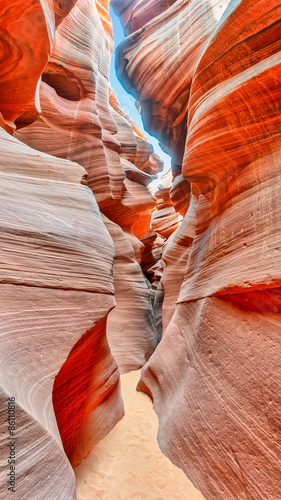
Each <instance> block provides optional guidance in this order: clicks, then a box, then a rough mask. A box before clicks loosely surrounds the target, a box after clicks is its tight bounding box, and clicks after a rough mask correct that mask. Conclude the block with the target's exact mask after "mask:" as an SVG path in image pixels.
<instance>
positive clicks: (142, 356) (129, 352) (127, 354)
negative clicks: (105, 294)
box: [104, 217, 157, 373]
mask: <svg viewBox="0 0 281 500" xmlns="http://www.w3.org/2000/svg"><path fill="white" fill-rule="evenodd" d="M104 223H105V226H106V228H107V230H108V232H109V234H110V235H111V237H112V240H113V243H114V248H115V258H114V264H113V281H114V291H115V300H116V303H117V306H116V307H115V308H114V309H113V310H112V311H111V312H110V314H109V316H108V322H107V337H108V342H109V345H110V347H111V352H112V354H113V356H114V358H115V360H116V361H117V363H118V366H119V370H120V372H121V373H124V372H127V371H130V370H136V369H138V368H140V367H141V366H143V365H144V364H145V363H146V361H147V360H148V359H149V357H150V356H151V354H152V353H153V351H154V349H155V348H156V346H157V333H156V323H155V317H154V313H153V309H152V304H151V300H150V293H149V289H148V288H147V285H146V282H145V279H144V276H143V273H142V269H141V267H140V264H139V263H138V262H137V259H136V252H135V249H134V248H133V246H132V245H131V243H130V241H132V240H133V239H134V240H136V242H135V243H134V242H133V241H132V243H133V244H135V245H138V242H139V240H137V238H136V237H134V235H133V234H130V233H129V234H128V233H127V232H123V231H122V229H121V228H120V227H119V226H118V225H117V224H114V223H113V222H111V221H110V220H109V219H106V218H105V217H104ZM127 236H128V237H127ZM139 243H140V242H139ZM139 252H140V248H139V247H138V249H137V254H139Z"/></svg>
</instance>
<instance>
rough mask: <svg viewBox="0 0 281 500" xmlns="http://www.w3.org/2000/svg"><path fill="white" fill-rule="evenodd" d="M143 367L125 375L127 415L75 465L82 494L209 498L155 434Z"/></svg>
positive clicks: (86, 497)
mask: <svg viewBox="0 0 281 500" xmlns="http://www.w3.org/2000/svg"><path fill="white" fill-rule="evenodd" d="M139 378H140V370H138V371H135V372H130V373H126V374H124V375H121V387H122V395H123V399H124V405H125V416H124V417H123V419H122V420H121V421H120V422H119V423H118V424H117V425H116V426H115V427H114V429H113V430H112V431H111V432H110V433H109V434H108V435H107V436H106V437H105V438H104V439H102V440H101V441H100V442H99V443H98V444H97V445H96V446H95V447H94V449H93V450H92V451H91V453H90V454H89V455H88V457H87V458H86V459H85V460H83V461H82V462H81V464H80V465H79V466H78V467H76V468H75V474H76V482H77V499H78V500H204V497H203V496H202V495H201V493H200V492H199V491H198V490H197V489H196V488H195V487H194V486H193V484H192V483H191V482H190V481H189V480H188V479H187V477H186V476H185V474H184V473H183V471H182V470H181V469H179V468H178V467H176V466H175V465H173V464H172V463H171V462H170V460H169V459H168V458H167V457H165V455H163V453H162V452H161V450H160V448H159V445H158V443H157V440H156V436H157V430H158V418H157V416H156V414H155V413H154V411H153V408H152V401H151V399H150V398H149V396H147V395H146V394H143V393H141V392H136V385H137V382H138V380H139Z"/></svg>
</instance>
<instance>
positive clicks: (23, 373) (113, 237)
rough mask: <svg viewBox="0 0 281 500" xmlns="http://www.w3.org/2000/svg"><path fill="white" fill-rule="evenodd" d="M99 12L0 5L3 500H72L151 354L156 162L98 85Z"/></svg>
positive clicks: (103, 25)
mask: <svg viewBox="0 0 281 500" xmlns="http://www.w3.org/2000/svg"><path fill="white" fill-rule="evenodd" d="M108 9H109V2H108V1H106V0H104V1H102V0H77V1H76V2H75V1H72V0H69V1H63V2H62V1H60V2H57V1H54V2H51V1H48V0H30V1H23V0H17V1H15V2H14V1H13V2H10V1H8V0H4V2H2V3H1V7H0V41H1V47H2V48H3V50H2V51H0V93H1V104H0V177H1V183H0V187H1V189H0V205H1V223H0V232H1V242H2V244H1V249H0V253H1V271H0V300H1V311H0V316H1V327H0V331H1V344H0V345H1V352H0V359H1V362H0V380H1V392H0V398H1V412H0V425H1V432H2V433H3V435H4V436H5V439H3V440H2V441H1V449H0V468H1V474H0V478H1V482H0V492H1V493H0V496H1V497H3V498H6V497H7V494H8V491H7V488H8V486H9V484H7V472H9V470H8V469H7V468H8V465H7V458H8V455H7V450H8V448H7V440H6V437H7V435H8V427H7V426H8V424H7V411H8V406H7V403H8V398H9V397H12V398H15V401H16V431H15V437H16V460H17V462H16V488H15V492H14V493H11V494H12V495H13V496H14V498H15V499H16V500H21V499H22V498H29V499H31V500H32V499H34V500H35V499H36V500H48V499H49V500H54V498H56V499H60V500H63V499H65V500H71V499H75V498H76V493H75V480H74V473H73V469H72V467H71V465H72V466H75V465H77V464H78V463H79V462H80V461H81V460H82V459H83V458H84V457H85V456H86V455H87V454H88V453H89V451H90V450H91V448H92V447H93V445H94V444H95V443H97V442H98V441H99V440H100V439H101V438H102V437H103V436H105V435H106V434H107V433H108V432H109V431H110V429H111V428H112V427H113V426H114V425H115V424H116V423H117V421H118V420H119V419H120V418H122V416H123V403H122V398H121V394H120V386H119V373H120V371H119V369H120V370H121V372H124V371H127V370H131V369H136V368H139V367H141V366H142V365H143V364H144V363H145V362H146V361H147V360H148V358H149V357H150V355H151V354H152V352H153V350H154V349H155V347H156V345H157V332H156V323H155V318H154V313H153V309H152V306H151V302H150V292H149V289H148V287H147V285H146V281H145V279H144V277H143V274H142V271H141V267H140V260H141V258H140V254H141V251H142V249H143V244H142V243H141V242H140V240H139V239H138V237H141V236H142V235H144V234H145V233H147V232H148V231H149V228H150V219H151V212H152V210H153V209H154V208H155V205H156V200H155V198H154V196H153V194H152V192H151V191H150V190H149V188H148V187H147V186H148V184H149V182H150V181H151V180H152V179H153V178H155V176H156V174H157V172H159V171H161V169H162V167H163V164H162V161H161V160H160V158H158V157H157V156H156V155H155V154H154V152H153V148H152V146H151V145H150V144H149V143H148V142H147V140H146V138H145V136H144V135H143V133H142V132H141V131H140V130H139V129H138V128H137V127H136V126H135V124H134V123H133V122H132V121H131V120H130V119H129V117H128V116H127V115H126V113H125V112H124V111H123V110H122V108H121V107H120V105H119V103H118V100H117V98H116V95H115V94H114V92H113V91H112V90H111V89H110V87H109V68H110V60H111V53H112V48H113V37H112V28H111V20H110V17H109V14H108ZM1 113H2V114H1ZM27 125H28V126H27ZM15 129H16V131H15V132H14V130H15ZM13 132H14V135H13V136H12V134H13ZM101 211H102V212H103V214H102V213H101ZM116 322H117V324H118V325H119V330H118V329H116ZM10 437H12V436H10ZM11 486H13V485H12V484H11Z"/></svg>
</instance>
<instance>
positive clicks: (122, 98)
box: [109, 7, 171, 190]
mask: <svg viewBox="0 0 281 500" xmlns="http://www.w3.org/2000/svg"><path fill="white" fill-rule="evenodd" d="M109 12H110V16H111V19H112V24H113V33H114V52H113V56H112V61H111V67H110V84H111V87H112V88H113V89H114V90H115V92H116V93H117V95H118V99H119V102H120V104H121V106H122V107H123V108H124V109H125V111H126V112H127V113H128V115H129V116H130V118H131V119H132V120H133V121H134V122H135V123H136V124H137V125H138V127H140V129H141V130H143V131H144V133H145V135H146V136H147V139H148V140H149V142H150V143H151V144H152V145H153V147H154V151H155V153H156V154H157V155H158V156H160V158H162V160H163V161H164V169H163V173H165V172H167V170H169V168H170V166H171V157H170V156H169V155H167V154H166V153H164V151H163V150H162V149H161V147H160V146H159V144H158V139H156V138H155V137H153V136H152V135H150V134H149V133H148V132H146V130H145V129H144V126H143V122H142V118H141V115H140V113H139V112H138V110H137V108H136V106H135V98H134V97H133V96H131V95H130V94H128V92H126V90H125V89H124V88H123V87H122V85H121V83H120V82H119V80H118V78H117V76H116V71H115V50H116V47H117V45H119V43H120V42H121V41H122V40H124V38H125V36H124V31H123V27H122V25H121V22H120V20H119V17H118V16H116V14H115V13H114V10H113V9H112V7H110V8H109ZM163 173H160V174H159V177H158V179H157V180H155V181H153V182H151V184H150V185H149V186H150V187H151V189H153V190H155V189H156V188H157V185H158V183H159V179H160V177H161V175H163Z"/></svg>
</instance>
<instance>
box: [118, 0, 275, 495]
mask: <svg viewBox="0 0 281 500" xmlns="http://www.w3.org/2000/svg"><path fill="white" fill-rule="evenodd" d="M154 4H155V6H156V5H158V2H154ZM114 5H115V8H116V10H117V11H118V10H119V13H120V14H121V18H122V19H123V22H124V24H125V26H126V29H127V31H128V33H129V32H133V33H132V34H130V35H129V36H128V37H127V38H126V40H125V41H124V42H123V43H122V44H121V45H120V47H119V51H118V53H119V75H120V78H121V79H122V81H123V83H124V85H125V87H126V88H128V89H130V90H131V91H132V92H133V93H134V94H135V95H136V98H137V99H138V100H139V101H140V103H141V107H142V112H143V116H144V120H145V123H146V125H147V126H148V128H149V129H150V130H152V131H153V132H154V133H156V135H157V136H158V138H159V139H160V141H161V142H162V143H163V145H164V147H166V148H167V149H169V151H170V152H171V153H172V154H173V159H174V161H173V187H172V189H171V190H170V192H169V196H170V198H171V199H174V206H175V207H176V204H178V205H177V210H178V211H179V212H180V213H182V215H184V211H186V210H187V211H186V215H185V218H184V221H183V223H182V224H181V227H180V228H179V229H178V230H177V232H176V233H175V234H173V235H172V236H170V237H169V239H168V240H167V243H166V244H165V249H164V252H163V256H162V264H161V265H162V267H163V268H164V272H163V276H162V278H161V282H160V283H161V285H162V288H163V290H164V293H165V296H164V301H163V306H162V307H163V326H164V335H163V338H162V340H161V342H160V344H159V346H158V347H157V349H156V351H155V352H154V354H153V355H152V357H151V358H150V360H149V361H148V363H147V364H146V365H145V367H144V369H143V371H142V380H141V383H140V384H139V389H141V390H144V391H146V392H148V393H149V394H151V395H152V397H153V399H154V405H155V409H156V412H157V414H158V416H159V422H160V427H159V436H158V438H159V443H160V446H161V448H162V450H163V451H164V452H165V453H166V454H167V455H168V456H169V457H170V458H171V460H172V461H173V462H174V463H176V464H177V465H178V466H180V467H182V468H183V470H184V471H185V473H186V474H187V475H188V477H189V478H191V480H192V481H193V483H194V484H195V485H196V486H197V487H198V488H199V489H200V490H201V491H202V493H203V494H204V495H205V496H206V498H212V499H220V498H224V499H237V498H251V499H260V498H268V499H270V500H275V499H276V498H279V497H280V496H281V490H280V481H279V475H280V443H279V438H278V435H279V434H280V412H279V409H278V394H279V390H280V389H279V388H280V377H279V372H280V370H279V369H278V363H279V361H278V360H279V357H280V341H279V338H278V332H279V331H280V311H281V309H280V301H279V297H280V285H281V281H280V262H279V261H280V255H281V254H280V229H279V222H278V221H279V219H280V202H279V198H280V197H279V196H278V192H279V183H280V173H279V171H280V168H279V163H280V162H279V160H278V158H280V132H281V120H280V99H281V93H280V84H279V82H280V48H281V46H280V23H281V21H280V17H281V15H280V14H281V11H280V6H279V5H277V4H276V2H274V1H273V2H265V1H263V0H261V1H260V2H258V3H256V2H253V1H252V0H242V1H241V2H236V1H234V0H233V1H232V0H231V1H230V2H228V1H227V2H213V1H212V2H211V1H204V2H195V1H194V2H192V1H190V2H183V1H177V2H175V3H173V5H171V6H170V5H167V9H166V10H165V11H164V12H162V13H160V12H158V11H157V9H156V14H159V15H157V16H156V17H155V18H153V17H151V18H149V20H148V21H146V19H145V15H146V14H145V9H144V6H142V2H127V3H126V10H124V9H123V10H122V9H121V7H120V6H121V5H122V2H118V1H117V0H116V1H115V2H114ZM136 5H139V10H138V8H137V7H136ZM211 13H212V14H213V15H211ZM122 16H123V17H122ZM138 19H139V22H138ZM152 54H153V58H154V61H155V60H157V64H155V63H154V64H153V62H152ZM155 54H157V57H156V56H155ZM165 54H166V56H167V57H166V58H165ZM157 82H158V85H160V83H161V89H159V88H158V87H157ZM155 102H156V104H155ZM147 108H149V109H150V111H149V112H148V111H147ZM163 108H164V109H165V112H164V111H162V110H163ZM170 116H172V119H170ZM160 117H161V118H160ZM164 117H165V118H164ZM166 122H167V123H168V126H167V128H166V130H169V128H170V132H169V134H168V139H167V135H166V134H165V132H164V123H166ZM184 124H185V125H184ZM184 126H186V131H185V129H184ZM167 145H168V147H167ZM179 152H180V154H179ZM182 179H185V181H186V182H188V183H190V192H189V188H188V184H187V185H185V186H183V185H182V187H183V192H185V193H186V194H185V195H184V196H183V199H185V198H186V199H187V200H188V202H187V203H186V204H182V202H181V201H178V200H180V199H181V194H180V193H181V192H182V191H178V193H177V195H176V196H175V191H174V188H176V186H177V184H178V182H182ZM185 189H186V191H185ZM178 196H179V198H178ZM181 211H182V212H181ZM154 219H155V215H154ZM156 220H157V217H156ZM159 227H160V226H159ZM154 229H155V226H154ZM156 230H157V228H156ZM167 236H168V235H167Z"/></svg>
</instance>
